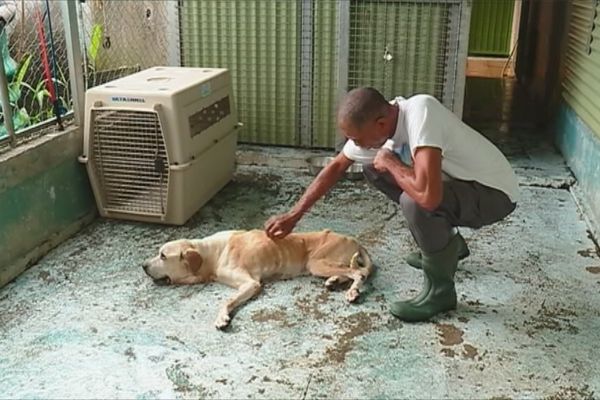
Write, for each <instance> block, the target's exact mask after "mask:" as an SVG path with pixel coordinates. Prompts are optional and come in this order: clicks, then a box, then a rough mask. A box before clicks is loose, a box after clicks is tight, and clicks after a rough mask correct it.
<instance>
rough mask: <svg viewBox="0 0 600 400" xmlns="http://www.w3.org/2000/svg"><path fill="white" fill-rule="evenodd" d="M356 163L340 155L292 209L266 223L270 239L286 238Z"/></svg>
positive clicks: (321, 173)
mask: <svg viewBox="0 0 600 400" xmlns="http://www.w3.org/2000/svg"><path fill="white" fill-rule="evenodd" d="M352 163H354V161H352V160H350V159H349V158H347V157H346V156H345V155H344V154H343V153H340V154H338V155H337V156H336V157H335V158H334V159H333V160H332V161H331V162H330V163H329V164H327V166H325V168H323V170H322V171H321V172H320V173H319V175H317V177H316V178H315V179H314V180H313V181H312V183H311V184H310V185H309V186H308V188H306V191H305V192H304V194H303V195H302V197H300V200H298V201H297V202H296V204H295V205H294V207H292V209H291V210H290V211H289V212H287V213H285V214H281V215H276V216H274V217H271V218H270V219H269V220H268V221H267V222H266V223H265V231H266V233H267V235H268V236H269V237H270V238H276V239H282V238H284V237H286V236H287V235H288V234H289V233H290V232H291V231H292V230H294V227H295V226H296V224H297V223H298V221H300V219H301V218H302V216H303V215H304V214H305V213H306V212H307V211H308V210H309V209H310V208H311V207H312V206H313V204H315V203H316V202H317V200H319V199H320V198H321V197H323V196H324V195H325V194H326V193H327V192H328V191H329V189H331V188H332V187H333V185H335V184H336V182H337V181H339V180H340V179H341V177H342V176H343V175H344V172H346V170H347V169H348V167H350V165H352Z"/></svg>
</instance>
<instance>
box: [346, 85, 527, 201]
mask: <svg viewBox="0 0 600 400" xmlns="http://www.w3.org/2000/svg"><path fill="white" fill-rule="evenodd" d="M391 103H392V104H397V105H398V108H399V114H398V124H397V126H396V132H395V133H394V136H393V137H392V138H391V139H390V140H389V141H388V142H387V143H386V147H392V148H393V151H394V152H396V153H397V154H399V155H400V156H401V158H402V160H403V161H404V162H405V163H410V158H412V157H414V155H415V151H416V149H417V148H419V147H423V146H428V147H437V148H439V149H440V150H441V151H442V172H443V173H444V174H445V175H447V176H449V177H451V178H455V179H461V180H465V181H477V182H479V183H481V184H483V185H485V186H489V187H492V188H494V189H498V190H501V191H502V192H504V193H506V195H507V196H508V197H509V198H510V200H511V201H512V202H514V203H516V202H517V201H518V200H519V185H518V182H517V178H516V176H515V173H514V171H513V169H512V167H511V166H510V164H509V163H508V160H507V159H506V157H504V155H503V154H502V153H501V152H500V150H498V148H496V146H494V145H493V144H492V143H491V142H490V141H489V140H487V139H486V138H485V137H484V136H483V135H481V134H480V133H478V132H477V131H476V130H474V129H473V128H471V127H470V126H468V125H467V124H465V123H464V122H462V121H461V120H460V118H458V116H456V115H455V114H454V113H452V112H451V111H450V110H448V109H447V108H446V107H444V106H443V105H442V104H441V103H440V102H439V101H438V100H437V99H436V98H435V97H433V96H429V95H423V94H421V95H416V96H412V97H410V98H408V99H405V98H403V97H396V99H394V100H393V101H392V102H391ZM378 150H379V149H364V148H361V147H359V146H357V145H356V143H354V141H353V140H348V141H347V142H346V144H345V145H344V148H343V149H342V152H343V153H344V155H345V156H346V157H348V158H349V159H351V160H353V161H356V162H359V163H362V164H372V163H373V160H374V158H375V155H376V154H377V151H378ZM407 156H408V157H407Z"/></svg>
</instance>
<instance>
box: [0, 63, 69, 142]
mask: <svg viewBox="0 0 600 400" xmlns="http://www.w3.org/2000/svg"><path fill="white" fill-rule="evenodd" d="M31 62H32V56H31V55H30V54H26V55H25V57H23V59H22V60H21V62H20V63H19V66H18V69H17V72H16V73H15V75H14V77H13V79H12V81H11V82H10V83H9V87H8V89H9V98H10V104H11V106H12V108H13V110H14V111H13V125H14V128H15V131H16V132H18V131H20V130H22V129H24V128H27V127H28V126H31V125H35V124H37V123H40V122H43V121H45V120H47V119H50V118H52V117H53V116H54V114H53V108H52V103H51V102H50V92H48V90H47V89H46V86H45V83H46V82H45V79H44V78H41V79H40V80H39V81H38V82H37V83H36V84H35V86H32V85H30V84H29V83H27V82H26V81H25V78H26V76H27V73H28V72H29V68H30V66H31ZM59 74H60V78H61V79H54V83H55V85H56V87H57V89H58V88H61V89H62V92H63V94H64V95H63V96H60V97H59V101H60V105H61V108H62V109H63V110H68V109H69V108H70V105H69V103H68V102H67V101H66V100H65V98H66V99H70V96H69V86H68V85H67V84H66V82H67V80H66V79H65V75H64V73H63V71H62V69H60V68H59ZM59 92H60V90H59ZM1 115H2V117H4V115H3V113H1ZM7 135H8V132H7V131H6V127H5V126H4V124H2V125H1V126H0V139H1V138H3V137H5V136H7Z"/></svg>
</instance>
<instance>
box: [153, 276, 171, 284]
mask: <svg viewBox="0 0 600 400" xmlns="http://www.w3.org/2000/svg"><path fill="white" fill-rule="evenodd" d="M154 283H155V284H157V285H158V286H167V285H170V284H171V278H169V277H168V276H165V277H163V278H158V279H154Z"/></svg>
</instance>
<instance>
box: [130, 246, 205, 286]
mask: <svg viewBox="0 0 600 400" xmlns="http://www.w3.org/2000/svg"><path fill="white" fill-rule="evenodd" d="M202 261H203V259H202V255H201V254H200V252H199V251H198V249H196V248H195V247H194V246H193V245H192V243H191V242H190V241H189V240H185V239H184V240H175V241H172V242H168V243H165V244H164V245H163V246H162V247H161V248H160V250H159V252H158V255H157V256H156V257H153V258H151V259H149V260H147V261H146V262H144V264H143V265H142V267H143V268H144V272H145V273H146V274H148V276H149V277H150V278H152V279H153V280H154V283H156V284H158V285H169V284H190V283H196V282H198V281H199V280H200V277H199V271H200V267H201V266H202Z"/></svg>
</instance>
